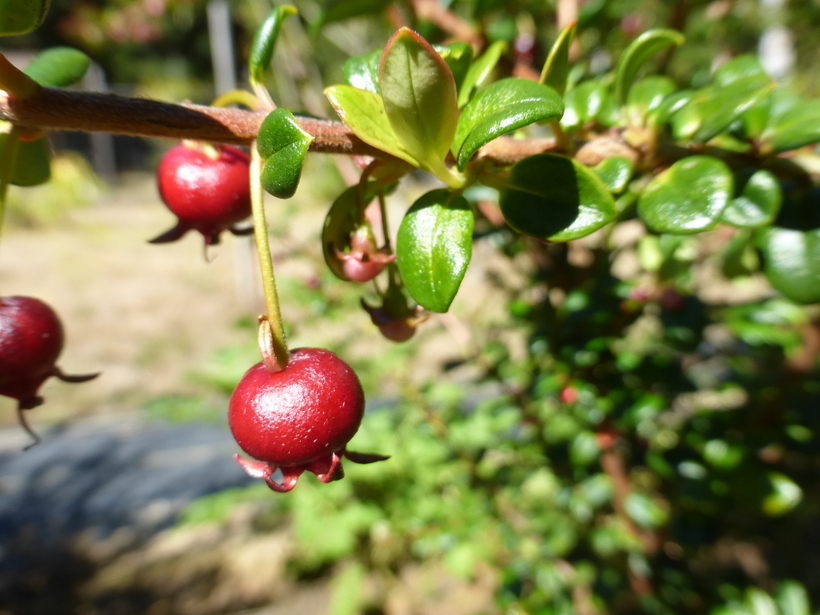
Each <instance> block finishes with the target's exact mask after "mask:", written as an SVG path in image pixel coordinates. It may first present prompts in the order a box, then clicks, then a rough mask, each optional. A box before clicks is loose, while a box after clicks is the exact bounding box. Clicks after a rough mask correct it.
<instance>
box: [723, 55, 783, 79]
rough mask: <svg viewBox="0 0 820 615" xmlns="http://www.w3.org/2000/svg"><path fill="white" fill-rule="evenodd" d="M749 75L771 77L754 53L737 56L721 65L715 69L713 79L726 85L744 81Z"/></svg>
mask: <svg viewBox="0 0 820 615" xmlns="http://www.w3.org/2000/svg"><path fill="white" fill-rule="evenodd" d="M748 77H760V78H763V79H768V78H769V76H768V74H767V73H766V71H765V69H764V68H763V65H762V64H761V63H760V60H759V59H758V58H757V56H755V55H752V54H744V55H740V56H737V57H736V58H732V59H731V60H729V61H728V62H726V63H725V64H723V65H721V66H720V67H719V68H718V69H717V70H716V71H715V74H714V76H713V77H712V81H713V82H714V83H716V84H717V85H720V86H726V85H731V84H733V83H735V82H736V81H741V82H742V81H744V80H745V79H747V78H748Z"/></svg>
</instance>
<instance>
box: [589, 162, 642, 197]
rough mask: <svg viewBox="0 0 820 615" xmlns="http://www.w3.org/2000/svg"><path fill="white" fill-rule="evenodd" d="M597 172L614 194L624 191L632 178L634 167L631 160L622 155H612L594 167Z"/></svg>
mask: <svg viewBox="0 0 820 615" xmlns="http://www.w3.org/2000/svg"><path fill="white" fill-rule="evenodd" d="M592 170H593V171H595V174H596V175H597V176H598V177H600V178H601V181H602V182H604V185H605V186H606V188H607V190H609V191H610V192H612V193H613V194H617V193H619V192H623V191H624V189H625V188H626V187H627V185H628V184H629V180H630V179H632V172H633V171H634V167H633V165H632V163H631V162H629V160H627V159H626V158H623V157H622V156H610V157H609V158H606V159H605V160H603V161H602V162H601V163H599V164H598V166H596V167H593V169H592Z"/></svg>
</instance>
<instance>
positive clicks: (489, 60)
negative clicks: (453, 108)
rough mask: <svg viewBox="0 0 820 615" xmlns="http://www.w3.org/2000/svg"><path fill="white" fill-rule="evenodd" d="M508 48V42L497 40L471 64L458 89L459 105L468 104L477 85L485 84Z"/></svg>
mask: <svg viewBox="0 0 820 615" xmlns="http://www.w3.org/2000/svg"><path fill="white" fill-rule="evenodd" d="M506 49H507V43H506V42H504V41H496V42H494V43H493V44H492V45H490V46H489V47H488V48H487V51H485V52H484V53H483V54H481V57H480V58H478V59H477V60H476V61H475V62H473V63H472V64H471V65H470V68H469V70H468V71H467V74H466V75H465V76H464V81H463V83H462V84H461V87H460V88H459V91H458V106H459V107H463V106H464V105H466V104H467V103H468V102H469V100H470V98H471V97H472V95H473V92H474V91H475V89H476V88H477V87H480V86H481V85H483V84H484V81H486V80H487V77H489V76H490V73H492V72H493V69H494V68H495V65H496V64H498V61H499V60H500V59H501V55H502V54H503V53H504V51H505V50H506Z"/></svg>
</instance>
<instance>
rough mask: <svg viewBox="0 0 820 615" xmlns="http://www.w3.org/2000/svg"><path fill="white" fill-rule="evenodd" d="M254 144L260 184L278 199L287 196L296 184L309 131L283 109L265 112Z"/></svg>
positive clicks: (290, 195) (294, 190)
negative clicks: (265, 115) (258, 162)
mask: <svg viewBox="0 0 820 615" xmlns="http://www.w3.org/2000/svg"><path fill="white" fill-rule="evenodd" d="M256 139H257V140H256V148H257V150H258V151H259V155H260V156H261V157H262V160H263V166H262V176H261V179H262V187H263V188H264V189H265V190H266V191H267V192H269V193H270V194H272V195H273V196H275V197H277V198H280V199H289V198H290V197H292V196H293V195H294V193H295V192H296V188H297V187H298V186H299V178H300V177H301V176H302V165H303V164H304V162H305V156H307V152H308V148H309V147H310V144H311V143H312V142H313V135H311V134H310V133H308V132H306V131H305V130H304V129H303V128H302V127H301V126H300V125H299V123H298V122H297V121H296V118H294V117H293V114H292V113H291V112H290V111H288V110H287V109H283V108H279V109H276V110H275V111H272V112H271V113H270V114H268V117H266V118H265V120H264V121H263V122H262V125H261V126H260V127H259V135H258V136H257V138H256Z"/></svg>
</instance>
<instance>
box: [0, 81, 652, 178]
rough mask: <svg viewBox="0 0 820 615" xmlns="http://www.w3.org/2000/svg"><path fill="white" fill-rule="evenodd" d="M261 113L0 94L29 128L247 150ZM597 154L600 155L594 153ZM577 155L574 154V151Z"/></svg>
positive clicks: (12, 116) (324, 144)
mask: <svg viewBox="0 0 820 615" xmlns="http://www.w3.org/2000/svg"><path fill="white" fill-rule="evenodd" d="M265 115H266V114H265V113H262V112H256V111H245V110H242V109H227V108H219V107H206V106H202V105H192V104H181V105H178V104H173V103H166V102H159V101H155V100H147V99H142V98H128V97H124V96H118V95H116V94H103V93H96V92H76V91H67V90H57V89H53V88H41V90H40V91H39V92H38V93H37V94H36V95H34V96H31V97H29V98H27V99H25V100H20V99H17V98H14V97H13V96H10V95H9V94H8V93H7V92H4V91H2V90H0V120H5V121H8V122H11V123H13V124H16V125H18V126H22V127H24V128H29V129H43V130H68V131H81V132H108V133H111V134H118V135H130V136H136V137H153V138H167V139H193V140H198V141H209V142H214V143H234V144H239V145H249V144H250V143H251V141H253V140H254V139H255V138H256V135H257V133H258V132H259V126H260V124H261V123H262V120H264V119H265ZM297 120H298V121H299V123H300V124H301V126H302V128H304V129H305V130H306V131H307V132H309V133H310V134H312V135H313V136H314V141H313V143H312V144H311V146H310V150H311V151H313V152H321V153H326V154H343V155H347V156H372V157H374V158H388V157H389V155H388V154H386V153H385V152H382V151H381V150H378V149H376V148H374V147H373V146H371V145H368V144H367V143H365V142H364V141H362V140H361V139H359V138H358V137H357V136H356V135H355V134H353V132H352V131H351V130H350V128H348V127H347V126H346V125H345V124H343V123H341V122H336V121H331V120H322V119H316V118H312V117H304V116H299V117H298V118H297ZM599 141H600V143H601V147H600V148H597V147H596V143H597V141H591V142H589V143H587V144H586V145H584V147H583V148H582V149H583V150H585V151H586V152H587V155H586V156H585V159H584V161H583V162H584V163H585V164H597V162H600V161H601V160H603V159H604V158H606V157H608V156H610V155H612V151H611V150H612V141H613V138H612V137H606V139H600V140H599ZM619 145H620V146H621V150H622V151H621V152H620V155H627V154H629V152H631V153H632V156H627V157H631V158H633V159H634V158H636V157H637V155H638V154H637V152H636V151H634V150H632V149H631V148H629V146H628V145H626V144H625V143H623V142H622V141H621V142H619ZM598 150H600V151H598ZM550 151H561V148H560V147H559V145H558V144H557V143H556V141H555V139H552V138H539V139H513V138H511V137H500V138H498V139H496V140H494V141H492V142H491V143H488V144H487V145H485V146H484V147H483V148H482V149H481V150H480V151H479V154H478V156H479V158H481V159H483V160H486V161H488V162H490V163H493V164H496V165H499V166H509V165H511V164H514V163H516V162H517V161H519V160H521V159H523V158H526V157H527V156H532V155H533V154H540V153H542V152H550ZM579 153H580V152H579Z"/></svg>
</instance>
